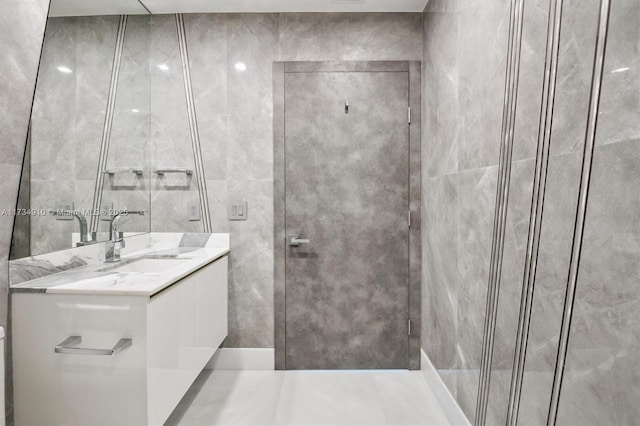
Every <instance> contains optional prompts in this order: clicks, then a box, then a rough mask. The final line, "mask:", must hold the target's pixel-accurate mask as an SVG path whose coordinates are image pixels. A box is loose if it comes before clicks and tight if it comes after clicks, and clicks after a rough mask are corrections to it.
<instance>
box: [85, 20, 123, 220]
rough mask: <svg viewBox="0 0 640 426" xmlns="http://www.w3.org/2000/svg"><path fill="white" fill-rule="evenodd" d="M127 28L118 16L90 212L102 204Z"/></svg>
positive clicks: (95, 216) (93, 216) (98, 218)
mask: <svg viewBox="0 0 640 426" xmlns="http://www.w3.org/2000/svg"><path fill="white" fill-rule="evenodd" d="M126 29H127V15H121V16H120V22H119V23H118V34H117V36H116V46H115V51H114V54H113V62H112V66H111V79H110V81H109V96H108V97H107V107H106V110H105V117H104V125H103V127H102V138H101V141H100V157H99V159H98V171H97V175H96V186H95V189H94V192H93V204H92V206H91V207H92V213H96V212H98V211H99V210H100V207H101V204H102V189H103V186H104V171H105V169H106V167H107V157H108V155H109V144H110V143H111V128H112V126H113V114H114V110H115V107H116V96H117V93H118V77H119V75H120V65H121V63H122V51H123V48H124V37H125V33H126ZM99 223H100V215H99V214H92V215H91V231H92V232H97V231H98V224H99Z"/></svg>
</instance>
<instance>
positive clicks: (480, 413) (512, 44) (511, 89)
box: [474, 0, 524, 426]
mask: <svg viewBox="0 0 640 426" xmlns="http://www.w3.org/2000/svg"><path fill="white" fill-rule="evenodd" d="M523 9H524V0H512V2H511V13H510V18H509V36H508V49H507V66H506V68H507V69H506V81H505V98H504V107H503V108H504V109H503V118H502V134H501V137H500V140H501V144H500V162H499V170H498V187H497V194H496V210H495V217H494V229H493V241H492V248H491V266H490V271H489V282H488V289H487V310H486V319H485V326H484V337H483V345H482V346H483V348H482V361H481V368H480V380H479V383H478V396H477V403H476V415H475V421H474V424H475V425H476V426H483V425H484V424H485V422H486V416H487V404H488V400H489V387H490V382H491V364H492V358H493V345H494V337H495V329H496V320H497V308H498V299H499V293H500V281H501V275H502V259H503V253H504V235H505V231H506V224H507V206H508V203H509V187H510V182H511V159H512V153H513V141H514V133H515V117H516V106H517V102H518V82H519V77H520V53H521V45H522V26H523Z"/></svg>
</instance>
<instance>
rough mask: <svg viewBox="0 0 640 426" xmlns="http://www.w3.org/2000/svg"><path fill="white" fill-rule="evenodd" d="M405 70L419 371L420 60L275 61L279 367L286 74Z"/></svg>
mask: <svg viewBox="0 0 640 426" xmlns="http://www.w3.org/2000/svg"><path fill="white" fill-rule="evenodd" d="M301 72H303V73H312V72H407V73H408V75H409V107H410V108H411V124H409V153H408V155H409V209H410V211H411V227H410V228H409V300H408V302H407V303H408V305H409V319H410V321H411V334H410V335H409V343H408V345H409V360H408V367H409V369H410V370H419V369H420V336H421V297H422V289H421V273H422V254H421V250H422V241H421V233H420V225H421V189H420V185H421V172H420V168H421V158H420V156H421V154H420V137H421V136H420V131H421V122H422V119H421V117H422V116H421V75H420V74H421V63H420V61H335V62H334V61H318V62H314V61H302V62H274V63H273V223H274V229H273V231H274V232H273V234H274V235H273V236H274V242H273V244H274V295H273V296H274V298H273V308H274V349H275V368H276V370H286V292H285V289H286V282H285V279H286V277H285V255H286V250H287V245H286V233H285V231H286V230H285V213H286V210H285V207H286V206H285V149H284V148H285V131H284V130H285V122H284V119H285V104H284V95H285V93H284V90H285V85H284V79H285V74H287V73H301Z"/></svg>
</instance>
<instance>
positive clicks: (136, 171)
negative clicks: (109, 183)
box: [104, 167, 142, 176]
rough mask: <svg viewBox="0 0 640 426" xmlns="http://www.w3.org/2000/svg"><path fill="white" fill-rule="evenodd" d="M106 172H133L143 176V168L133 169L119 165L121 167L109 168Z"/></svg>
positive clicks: (108, 173)
mask: <svg viewBox="0 0 640 426" xmlns="http://www.w3.org/2000/svg"><path fill="white" fill-rule="evenodd" d="M104 173H105V174H107V175H111V176H113V175H115V174H116V173H133V174H135V175H138V176H142V169H131V168H126V167H121V168H120V167H119V168H115V169H107V170H105V171H104Z"/></svg>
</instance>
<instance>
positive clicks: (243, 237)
mask: <svg viewBox="0 0 640 426" xmlns="http://www.w3.org/2000/svg"><path fill="white" fill-rule="evenodd" d="M184 18H185V26H186V33H187V44H188V48H189V59H190V71H191V78H192V85H193V88H194V98H195V105H196V115H197V118H198V127H199V133H200V142H201V147H202V154H203V161H204V167H205V176H206V179H207V194H208V197H209V209H210V211H211V222H212V227H213V230H214V231H229V232H231V245H232V250H231V258H230V275H229V285H230V306H229V312H230V323H229V330H230V332H229V337H228V339H227V340H226V342H225V346H227V347H273V320H274V319H273V99H272V96H273V94H272V92H273V89H272V84H273V80H272V69H273V62H274V61H278V60H343V59H344V60H363V59H366V60H396V59H397V60H416V59H421V57H422V36H421V23H422V20H421V16H420V14H390V15H389V14H387V15H381V14H372V15H369V14H365V15H357V16H353V15H348V14H326V15H324V14H281V15H278V14H206V15H202V14H193V15H185V17H184ZM166 19H169V18H168V17H167V18H166ZM171 19H174V18H173V16H172V17H171ZM314 22H315V23H316V24H314ZM345 22H349V23H350V24H351V25H347V26H344V25H343V23H345ZM318 23H320V24H318ZM174 31H175V30H174ZM335 31H339V32H340V34H342V35H343V37H341V38H340V37H338V36H337V35H336V33H335ZM301 33H305V34H306V38H305V41H301V38H300V37H299V36H298V35H299V34H301ZM363 34H370V35H371V37H372V39H371V40H370V41H369V42H368V43H363V42H362V38H361V35H363ZM326 35H330V36H331V37H332V40H335V43H334V44H335V49H333V50H332V49H328V48H327V41H328V39H327V38H326V37H325V36H326ZM401 36H402V37H401ZM338 41H339V44H338ZM159 42H160V41H158V43H159ZM162 43H175V40H169V39H166V40H162ZM348 52H352V53H353V54H348ZM305 55H306V56H305ZM241 64H243V65H244V67H246V69H243V68H242V66H241ZM236 65H237V66H238V67H236ZM238 68H239V69H238ZM169 84H173V85H175V86H177V87H179V90H182V91H183V89H182V82H181V81H177V80H174V81H172V82H170V83H169ZM171 90H175V89H171ZM181 93H183V92H181ZM182 96H184V94H183V95H182ZM183 131H184V130H182V132H183ZM180 143H181V144H182V143H183V142H180ZM243 200H244V201H247V202H248V212H249V216H248V220H247V221H246V222H244V221H239V222H230V221H228V220H227V206H228V203H229V202H230V201H243ZM180 202H182V201H180ZM154 224H155V222H154ZM174 225H175V224H174ZM157 226H158V227H157V228H156V229H161V227H162V221H159V222H158V225H157Z"/></svg>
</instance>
